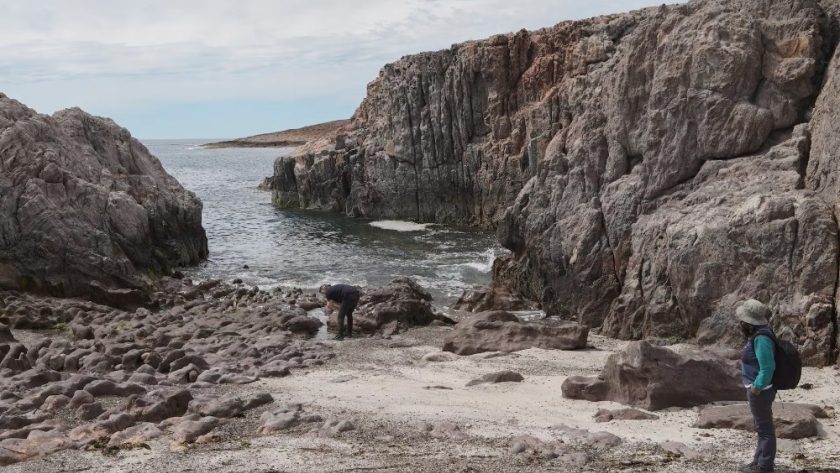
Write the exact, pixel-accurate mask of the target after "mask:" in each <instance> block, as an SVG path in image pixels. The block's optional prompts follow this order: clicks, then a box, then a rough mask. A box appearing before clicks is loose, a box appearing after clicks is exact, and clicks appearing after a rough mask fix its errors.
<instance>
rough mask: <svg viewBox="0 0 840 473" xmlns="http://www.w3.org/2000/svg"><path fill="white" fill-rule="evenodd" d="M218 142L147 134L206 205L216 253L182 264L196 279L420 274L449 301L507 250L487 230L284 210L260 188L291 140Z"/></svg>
mask: <svg viewBox="0 0 840 473" xmlns="http://www.w3.org/2000/svg"><path fill="white" fill-rule="evenodd" d="M214 141H221V140H142V142H143V144H144V145H146V147H147V148H148V149H149V151H151V152H152V154H154V155H155V156H157V158H158V159H160V161H161V163H162V164H163V166H164V168H165V169H166V171H167V172H169V174H171V175H172V176H174V177H175V178H176V179H178V181H179V182H180V183H181V185H182V186H184V187H185V188H187V189H189V190H191V191H193V192H195V193H196V195H198V197H199V198H200V199H201V200H202V202H203V203H204V212H203V225H204V228H205V230H206V231H207V239H208V244H209V249H210V256H209V257H208V258H207V260H206V261H204V262H203V263H201V264H200V265H198V266H196V267H192V268H186V269H185V270H184V271H185V273H186V274H187V276H189V277H191V278H192V279H194V280H203V279H209V278H220V279H224V280H228V281H230V280H233V279H242V281H243V282H244V283H245V284H248V285H251V286H258V287H259V288H261V289H273V288H276V287H281V288H293V287H297V288H302V289H304V290H311V291H315V290H317V288H318V287H320V285H322V284H337V283H347V284H353V285H359V286H362V287H376V286H384V285H386V284H388V282H390V281H391V280H393V279H394V278H397V277H401V276H408V277H411V278H414V279H415V280H416V281H417V282H418V283H420V284H421V285H422V286H423V287H425V288H426V289H427V290H428V291H429V292H430V293H431V294H432V296H433V297H434V301H433V305H434V306H435V307H436V308H438V309H441V310H445V309H446V308H448V307H449V306H450V305H451V304H452V303H453V302H454V301H456V300H457V299H458V297H460V296H461V294H462V293H463V291H464V290H465V289H470V288H476V287H480V286H482V285H485V284H488V283H489V282H490V280H491V270H492V264H493V260H494V259H495V258H496V257H498V256H501V255H503V254H506V253H507V251H506V250H505V249H503V248H502V247H501V246H500V245H499V244H498V242H497V240H496V237H495V235H494V234H493V233H491V232H484V231H477V230H474V229H466V228H454V227H449V226H446V225H437V224H417V223H414V222H405V221H374V220H369V219H359V218H350V217H347V216H344V215H340V214H335V213H329V212H321V211H314V210H297V209H295V210H280V209H277V208H275V207H274V206H273V205H271V192H269V191H263V190H259V189H257V186H258V185H259V184H260V183H261V182H262V181H263V180H264V179H265V178H266V177H267V176H270V175H271V174H272V172H273V164H274V160H275V158H277V157H278V156H282V155H284V154H288V153H289V152H291V151H292V149H291V148H225V149H206V148H203V147H202V146H201V145H202V144H205V143H209V142H214Z"/></svg>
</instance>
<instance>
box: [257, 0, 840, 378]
mask: <svg viewBox="0 0 840 473" xmlns="http://www.w3.org/2000/svg"><path fill="white" fill-rule="evenodd" d="M839 12H840V5H838V3H837V2H836V0H819V1H818V0H774V1H769V2H765V1H757V0H737V1H729V0H693V1H690V2H688V3H686V4H681V5H671V6H668V5H662V6H659V7H654V8H648V9H644V10H638V11H633V12H629V13H623V14H616V15H609V16H603V17H597V18H591V19H587V20H581V21H567V22H563V23H560V24H558V25H556V26H553V27H550V28H544V29H541V30H536V31H525V30H522V31H519V32H516V33H511V34H504V35H495V36H493V37H491V38H488V39H485V40H480V41H469V42H466V43H462V44H456V45H453V46H452V47H451V48H449V49H446V50H442V51H436V52H428V53H421V54H415V55H410V56H405V57H403V58H402V59H400V60H399V61H397V62H395V63H392V64H388V65H386V66H385V67H384V68H383V69H382V71H381V73H380V75H379V77H378V78H376V79H375V80H373V81H372V82H371V83H370V84H369V86H368V91H367V97H366V98H365V99H364V101H363V102H362V103H361V105H360V106H359V108H358V109H357V111H356V113H355V114H354V116H353V118H352V122H351V124H350V125H349V126H347V127H345V128H343V129H341V130H338V131H336V132H335V133H334V134H333V135H331V136H327V137H324V138H323V139H321V140H318V141H313V142H310V143H309V144H307V145H306V146H303V147H301V148H299V149H297V150H295V152H293V153H292V154H290V155H289V156H284V157H280V158H278V160H277V161H276V162H275V167H274V178H273V182H272V183H271V186H272V192H273V202H274V204H275V205H276V206H277V207H279V208H297V207H301V208H315V209H322V210H327V211H332V212H341V213H344V214H346V215H350V216H356V217H366V218H374V219H408V220H413V221H417V222H439V223H455V224H461V225H472V226H476V227H480V228H492V229H496V231H497V233H498V235H499V239H500V242H501V243H502V245H503V246H505V247H506V248H508V249H510V250H511V252H512V254H511V255H510V256H508V257H505V258H502V259H500V260H498V261H497V263H496V265H495V267H494V280H495V281H497V282H499V283H504V284H505V285H507V286H509V287H510V289H511V290H513V291H515V292H517V293H519V294H521V295H522V296H524V297H525V298H526V299H529V300H533V301H537V302H539V303H540V304H541V306H542V308H543V309H544V310H546V311H547V312H548V313H550V314H555V315H561V316H563V317H564V318H570V319H575V320H577V321H578V322H579V323H581V324H586V325H589V326H590V327H592V328H593V329H596V328H597V329H599V330H601V332H602V333H604V334H609V335H610V336H613V337H618V338H621V339H625V340H638V339H646V338H665V339H677V340H695V341H697V342H699V343H702V344H719V343H726V344H729V345H730V346H733V347H734V346H736V345H737V344H738V340H736V338H737V337H734V336H730V335H729V334H731V333H736V332H735V331H734V330H733V329H734V326H733V324H734V322H733V319H732V317H731V314H732V312H733V310H734V307H735V305H736V304H738V302H739V301H742V300H745V299H747V298H751V297H752V298H759V299H761V300H762V301H763V302H765V303H767V304H769V306H770V307H771V308H772V309H773V311H774V313H776V314H778V316H777V317H775V318H774V320H773V328H774V330H776V332H777V333H782V334H784V335H783V336H784V337H785V338H786V339H788V340H789V341H791V342H794V343H796V344H797V345H798V346H799V348H800V350H801V351H802V352H803V353H804V354H805V358H806V362H807V363H808V364H811V365H815V366H820V365H832V364H836V363H837V361H838V349H840V332H838V328H837V327H838V319H837V306H838V304H837V286H838V284H837V281H838V278H840V268H838V260H840V244H839V243H838V239H837V234H838V231H837V228H838V227H837V218H838V217H837V208H838V206H837V203H838V190H837V188H838V186H837V183H838V182H840V180H838V179H837V178H836V174H837V172H836V171H837V169H840V164H838V163H840V153H838V151H837V150H838V146H837V138H836V136H837V135H838V128H837V123H839V122H840V121H838V120H837V119H836V117H837V110H838V107H837V106H836V105H837V103H838V97H840V89H839V88H838V87H840V52H838V51H837V44H838V40H840V34H838V32H840V27H838V24H840V22H838V19H839V18H840V16H838V13H839Z"/></svg>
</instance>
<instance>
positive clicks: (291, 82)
mask: <svg viewBox="0 0 840 473" xmlns="http://www.w3.org/2000/svg"><path fill="white" fill-rule="evenodd" d="M651 3H654V2H653V0H628V1H622V2H618V1H597V0H590V1H586V0H517V1H516V2H511V1H510V0H403V1H392V0H364V1H359V0H356V1H346V0H345V1H338V0H307V1H289V0H279V1H278V0H274V1H272V0H236V1H229V0H202V1H188V0H132V1H125V0H76V1H72V2H69V1H63V0H28V1H26V2H24V1H19V0H0V12H2V14H0V31H2V32H3V33H2V34H1V35H0V92H5V93H7V94H9V95H12V96H14V97H15V98H18V99H20V100H21V101H23V102H24V103H27V104H28V105H30V106H33V107H35V108H36V109H38V110H39V111H42V112H52V111H54V110H57V109H60V108H64V107H67V106H71V105H79V106H82V108H86V109H92V110H96V109H102V108H108V109H109V110H114V109H115V107H114V104H115V103H119V104H120V107H123V108H125V109H142V108H149V107H154V106H155V104H159V103H164V102H171V101H181V102H187V103H189V102H200V101H206V100H215V101H223V100H260V99H264V100H276V101H283V100H292V99H301V98H306V97H317V96H323V95H345V96H348V97H354V98H356V99H357V100H358V99H361V97H362V96H363V95H364V91H365V85H366V84H367V82H368V81H370V80H372V79H373V78H375V77H376V75H377V72H378V71H379V69H380V68H381V67H382V66H383V65H384V64H385V63H386V62H390V61H393V60H396V59H398V58H399V57H401V56H403V55H405V54H411V53H417V52H421V51H425V50H434V49H440V48H446V47H448V46H449V45H451V44H452V43H456V42H461V41H465V40H469V39H480V38H484V37H487V36H490V35H492V34H495V33H503V32H509V31H515V30H518V29H520V28H528V29H534V28H539V27H544V26H552V25H553V24H555V23H557V22H559V21H562V20H565V19H578V18H584V17H588V16H593V15H597V14H604V13H615V12H620V11H624V10H627V9H631V8H639V7H642V6H646V5H649V4H651Z"/></svg>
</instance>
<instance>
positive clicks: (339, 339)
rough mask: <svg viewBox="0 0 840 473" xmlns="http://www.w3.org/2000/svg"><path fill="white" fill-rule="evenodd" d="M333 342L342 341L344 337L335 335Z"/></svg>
mask: <svg viewBox="0 0 840 473" xmlns="http://www.w3.org/2000/svg"><path fill="white" fill-rule="evenodd" d="M333 340H338V341H341V340H344V335H336V336H334V337H333Z"/></svg>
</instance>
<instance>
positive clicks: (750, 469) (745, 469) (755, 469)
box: [741, 462, 773, 473]
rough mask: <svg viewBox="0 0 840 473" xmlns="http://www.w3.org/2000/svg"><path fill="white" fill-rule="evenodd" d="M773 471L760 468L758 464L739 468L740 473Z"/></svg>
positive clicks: (767, 472)
mask: <svg viewBox="0 0 840 473" xmlns="http://www.w3.org/2000/svg"><path fill="white" fill-rule="evenodd" d="M772 471H773V469H772V468H771V469H767V468H762V467H760V466H758V463H756V462H752V463H750V464H749V465H747V466H745V467H743V468H741V472H742V473H771V472H772Z"/></svg>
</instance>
